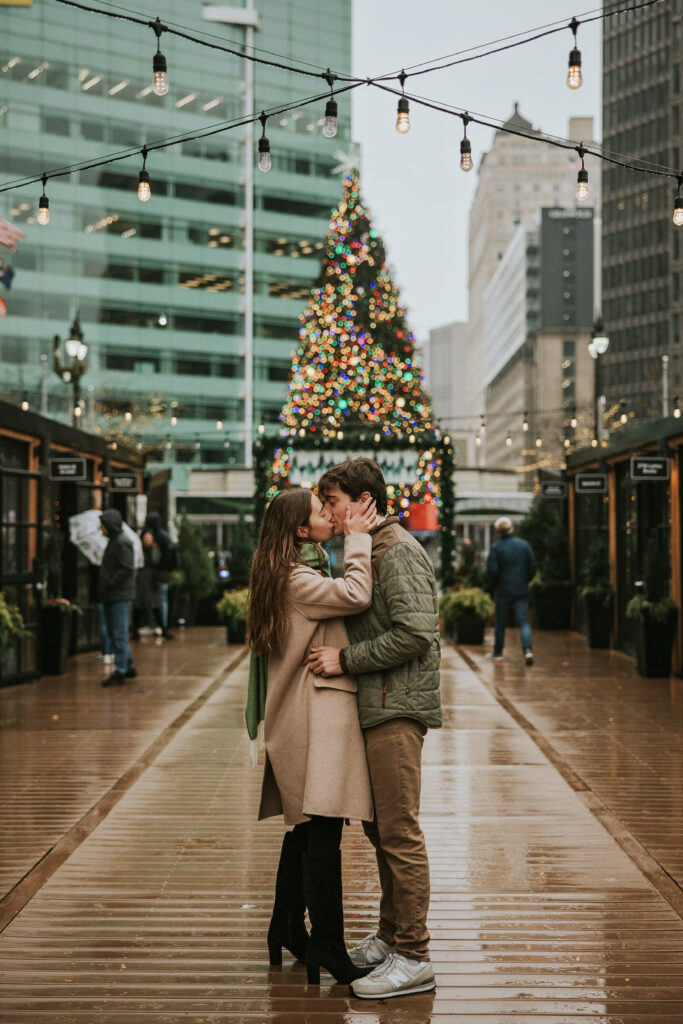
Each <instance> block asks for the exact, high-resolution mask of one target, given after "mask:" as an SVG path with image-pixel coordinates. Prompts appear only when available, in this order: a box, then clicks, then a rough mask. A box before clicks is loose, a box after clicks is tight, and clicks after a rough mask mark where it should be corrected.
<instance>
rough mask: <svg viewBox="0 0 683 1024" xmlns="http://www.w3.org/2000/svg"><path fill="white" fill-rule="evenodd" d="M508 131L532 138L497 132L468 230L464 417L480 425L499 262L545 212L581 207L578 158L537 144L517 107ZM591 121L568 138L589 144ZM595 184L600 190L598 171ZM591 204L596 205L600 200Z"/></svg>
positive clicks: (582, 121)
mask: <svg viewBox="0 0 683 1024" xmlns="http://www.w3.org/2000/svg"><path fill="white" fill-rule="evenodd" d="M506 127H510V128H514V129H517V130H519V131H521V132H523V133H525V134H527V135H529V136H530V137H529V138H523V137H520V136H517V135H511V134H508V133H506V132H503V131H498V132H496V134H495V136H494V139H493V144H492V146H491V149H490V150H489V151H488V152H487V153H484V154H483V155H482V158H481V162H480V164H479V170H478V182H477V191H476V194H475V197H474V201H473V204H472V208H471V210H470V226H469V329H468V362H467V391H468V395H469V402H470V404H469V408H468V409H466V410H462V413H461V414H466V415H469V416H471V417H472V420H473V422H474V421H476V419H477V418H478V415H479V414H480V413H482V412H483V411H484V386H485V377H486V365H487V361H488V358H489V348H490V347H491V346H492V345H495V343H496V339H495V338H487V337H486V333H485V323H484V314H485V296H486V291H487V288H488V287H489V285H490V283H491V280H492V278H493V276H494V274H495V273H496V270H497V268H498V265H499V263H500V261H501V260H502V259H503V256H504V254H505V252H506V250H507V248H508V245H509V244H510V242H511V241H512V238H513V236H514V235H515V233H516V232H517V231H518V229H519V227H520V226H529V225H530V224H531V218H532V216H533V214H534V213H535V212H536V211H538V210H540V209H541V207H550V206H557V207H562V208H565V209H570V208H572V207H574V206H576V203H577V200H576V167H575V166H574V162H575V157H576V154H575V153H573V152H569V151H566V150H561V149H557V148H555V147H553V146H549V145H544V144H543V143H541V142H539V141H536V140H535V139H534V137H533V136H534V135H535V134H538V132H537V131H536V130H535V129H534V128H533V126H532V124H531V122H530V121H528V120H527V119H526V118H525V117H523V115H522V114H521V113H520V111H519V108H518V106H517V104H516V103H515V107H514V111H513V114H512V116H511V117H510V118H509V120H508V121H507V122H506ZM592 135H593V120H592V118H572V119H571V120H570V123H569V137H570V138H571V139H572V140H575V141H576V142H577V144H578V143H579V142H582V141H583V142H585V143H588V142H589V141H590V139H591V137H592ZM593 178H594V181H595V184H596V185H599V170H598V171H596V172H595V174H594V176H593ZM596 192H597V194H599V187H598V188H596V189H594V191H593V192H592V194H591V205H592V206H595V198H594V197H595V195H596Z"/></svg>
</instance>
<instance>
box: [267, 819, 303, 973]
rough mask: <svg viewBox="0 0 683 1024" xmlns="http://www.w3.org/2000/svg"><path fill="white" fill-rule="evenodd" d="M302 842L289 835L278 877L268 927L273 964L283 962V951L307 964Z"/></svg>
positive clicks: (285, 838) (281, 857)
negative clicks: (285, 950) (287, 951)
mask: <svg viewBox="0 0 683 1024" xmlns="http://www.w3.org/2000/svg"><path fill="white" fill-rule="evenodd" d="M301 855H302V843H301V842H300V839H299V836H298V835H297V834H296V833H295V832H285V835H284V837H283V840H282V850H281V851H280V863H279V864H278V866H277V876H276V878H275V903H274V905H273V916H272V917H271V919H270V926H269V928H268V955H269V957H270V962H271V964H273V965H274V964H281V963H282V950H283V948H284V949H288V950H289V952H290V953H291V954H292V956H295V957H296V958H297V960H299V961H300V962H301V963H304V961H305V959H306V946H307V944H308V932H307V931H306V925H305V924H304V913H305V911H306V903H305V901H304V889H303V879H302V864H301Z"/></svg>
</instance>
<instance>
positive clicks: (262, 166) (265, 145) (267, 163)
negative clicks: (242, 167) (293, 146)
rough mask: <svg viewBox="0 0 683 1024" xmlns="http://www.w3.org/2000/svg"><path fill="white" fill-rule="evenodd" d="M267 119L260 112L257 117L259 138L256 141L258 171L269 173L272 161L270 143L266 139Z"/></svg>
mask: <svg viewBox="0 0 683 1024" xmlns="http://www.w3.org/2000/svg"><path fill="white" fill-rule="evenodd" d="M267 120H268V118H267V117H266V115H265V114H264V113H263V112H262V113H261V116H260V117H259V121H260V122H261V125H262V129H263V130H262V132H261V138H260V139H259V140H258V169H259V171H269V170H270V168H271V167H272V164H273V162H272V160H271V157H270V142H269V141H268V139H267V138H266V121H267Z"/></svg>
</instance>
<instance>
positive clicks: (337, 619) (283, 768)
mask: <svg viewBox="0 0 683 1024" xmlns="http://www.w3.org/2000/svg"><path fill="white" fill-rule="evenodd" d="M371 554H372V539H371V537H370V536H369V535H367V534H364V535H353V536H350V537H346V539H345V543H344V578H343V579H330V578H328V577H325V576H323V575H322V574H321V573H319V572H317V571H316V570H315V569H311V568H309V567H308V566H306V565H298V566H296V567H295V568H294V569H293V570H292V575H291V578H290V583H289V587H288V590H287V599H286V600H287V634H286V640H285V642H284V644H283V645H282V647H281V648H278V649H275V650H273V651H271V652H270V653H269V654H268V691H267V696H266V715H265V722H264V735H265V744H266V766H265V771H264V775H263V786H262V790H261V806H260V808H259V819H260V818H269V817H272V816H273V815H276V814H284V819H285V824H286V825H297V824H299V822H302V821H307V820H308V819H309V818H310V817H311V816H312V815H314V814H319V815H322V816H323V817H329V818H360V819H362V820H364V821H370V820H371V819H372V815H373V805H372V795H371V791H370V778H369V776H368V766H367V762H366V759H365V745H364V743H363V736H362V733H361V730H360V725H359V723H358V706H357V703H356V690H357V687H356V681H355V679H353V678H352V677H351V676H348V675H340V676H333V677H330V678H328V679H325V678H323V677H322V676H315V675H314V674H313V672H311V670H310V669H309V667H308V666H307V665H305V664H304V659H305V657H306V655H307V654H308V653H309V650H310V648H311V647H315V646H324V645H330V646H332V647H340V648H341V647H345V646H346V645H347V644H348V636H347V633H346V627H345V626H344V622H343V620H342V618H341V616H342V615H355V614H357V613H358V612H362V611H364V610H365V609H366V608H368V607H369V605H370V602H371V600H372V570H371V567H370V557H371Z"/></svg>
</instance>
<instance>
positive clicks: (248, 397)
mask: <svg viewBox="0 0 683 1024" xmlns="http://www.w3.org/2000/svg"><path fill="white" fill-rule="evenodd" d="M246 7H247V10H252V11H253V9H254V3H253V0H247V4H246ZM246 44H247V51H248V52H249V50H250V48H251V47H252V46H253V44H254V29H253V28H252V26H251V25H248V26H247V30H246ZM253 111H254V62H253V61H251V60H245V61H244V114H245V116H246V117H249V116H250V115H251V114H252V113H253ZM244 434H245V441H244V445H245V450H244V465H245V467H246V468H247V469H251V468H252V467H253V464H254V460H253V453H252V450H251V446H252V444H253V441H254V128H253V125H251V124H249V125H247V126H246V127H245V131H244Z"/></svg>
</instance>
